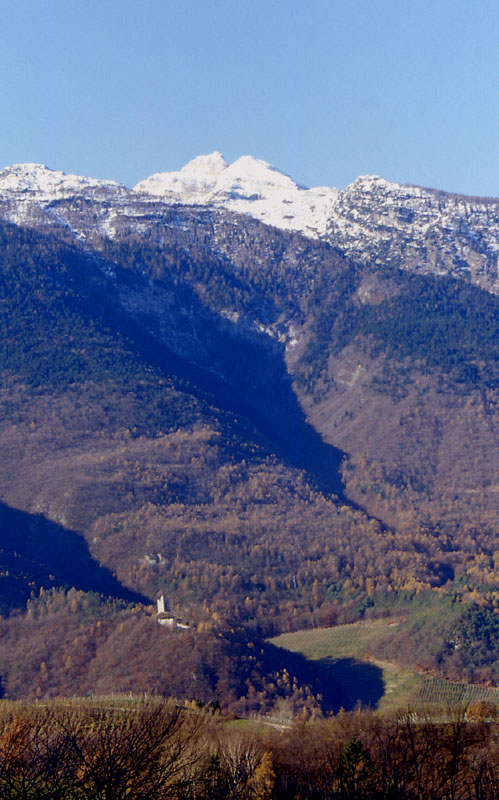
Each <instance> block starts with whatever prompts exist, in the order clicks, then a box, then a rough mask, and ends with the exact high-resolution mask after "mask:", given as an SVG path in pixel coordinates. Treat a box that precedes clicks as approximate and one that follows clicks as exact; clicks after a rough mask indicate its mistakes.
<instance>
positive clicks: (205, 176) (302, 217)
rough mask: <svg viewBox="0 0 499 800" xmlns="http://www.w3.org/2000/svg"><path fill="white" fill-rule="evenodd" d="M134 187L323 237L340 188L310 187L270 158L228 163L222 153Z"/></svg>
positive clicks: (244, 157) (201, 158)
mask: <svg viewBox="0 0 499 800" xmlns="http://www.w3.org/2000/svg"><path fill="white" fill-rule="evenodd" d="M134 191H136V192H142V193H147V194H152V195H156V196H159V197H161V198H162V199H163V200H164V201H165V202H170V203H185V204H192V205H213V206H218V207H220V206H222V207H224V208H227V209H229V210H231V211H235V212H238V213H240V214H249V215H250V216H253V217H256V218H257V219H260V220H262V221H263V222H266V223H268V224H269V225H275V226H276V227H279V228H285V229H288V230H298V231H302V232H303V233H305V234H307V235H315V236H317V235H322V234H323V233H325V231H326V223H327V218H328V216H329V215H330V213H331V209H332V207H333V205H334V202H335V201H336V198H337V196H338V191H337V189H329V188H320V189H305V188H304V187H302V186H299V185H298V184H296V183H295V182H294V181H293V180H292V179H291V178H290V177H289V175H286V174H285V173H283V172H280V171H279V170H278V169H276V167H273V166H272V165H271V164H268V163H267V162H266V161H263V160H261V159H257V158H254V157H253V156H241V158H238V159H237V160H236V161H234V162H233V163H232V164H230V165H228V164H227V163H226V161H225V159H224V158H223V156H222V155H221V154H220V153H217V152H215V153H211V155H207V156H198V157H197V158H195V159H194V160H193V161H190V162H189V163H188V164H186V165H185V166H184V167H183V168H182V169H181V170H179V171H177V172H162V173H156V174H155V175H152V176H151V177H150V178H146V180H143V181H141V182H140V183H138V184H137V185H136V186H135V187H134Z"/></svg>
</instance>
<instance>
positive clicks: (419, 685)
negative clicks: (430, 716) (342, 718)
mask: <svg viewBox="0 0 499 800" xmlns="http://www.w3.org/2000/svg"><path fill="white" fill-rule="evenodd" d="M400 624H401V622H400V621H398V620H395V621H394V620H391V621H389V622H387V620H372V621H369V622H357V623H353V624H350V625H337V626H336V627H333V628H314V629H312V630H303V631H296V632H295V633H285V634H282V635H281V636H276V637H275V638H274V639H272V640H271V641H272V644H275V645H276V646H277V647H282V648H284V649H285V650H291V651H292V652H295V653H301V654H302V655H304V656H305V658H308V659H310V660H312V661H321V662H323V663H327V664H328V665H329V667H330V674H331V680H334V681H336V682H337V683H339V684H340V685H341V687H342V689H343V691H344V692H345V695H346V696H347V697H348V698H349V705H350V706H351V707H354V706H355V705H356V704H357V703H359V702H360V703H361V704H362V705H363V706H371V707H372V708H378V709H380V710H389V709H393V708H396V707H401V706H402V707H403V706H408V705H413V706H419V705H428V704H433V703H437V704H448V703H472V702H475V701H477V700H487V701H491V702H493V703H496V704H498V703H499V689H491V688H487V687H485V686H473V685H468V684H459V683H452V682H451V681H446V680H443V679H440V678H429V677H428V676H426V675H424V674H422V673H420V672H418V671H417V670H415V669H410V668H407V667H401V666H400V665H398V664H395V663H392V662H386V661H379V660H375V659H373V658H371V657H370V653H369V651H370V647H372V645H373V644H374V643H375V642H378V641H380V640H381V639H383V640H386V639H387V638H388V637H390V635H391V634H392V633H394V632H395V630H396V629H397V627H398V626H399V625H400Z"/></svg>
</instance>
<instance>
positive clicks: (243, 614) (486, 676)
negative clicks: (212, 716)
mask: <svg viewBox="0 0 499 800" xmlns="http://www.w3.org/2000/svg"><path fill="white" fill-rule="evenodd" d="M162 214H163V216H162V217H161V218H160V219H159V221H158V218H153V215H152V213H151V217H150V218H147V217H145V216H144V217H143V218H141V220H142V221H141V224H142V225H143V226H144V230H146V231H147V232H146V233H138V232H137V230H136V229H134V230H129V229H127V228H126V226H124V227H123V229H122V230H120V231H119V232H118V233H119V235H116V237H115V238H114V239H109V238H105V237H104V236H101V235H97V234H95V235H94V236H93V237H92V240H91V241H90V240H88V241H86V242H84V243H82V242H77V241H75V240H74V239H71V238H70V237H69V236H68V235H67V232H66V233H64V232H62V233H61V231H60V230H59V229H57V228H56V227H54V228H53V229H51V230H50V231H48V232H47V231H46V230H45V231H35V230H28V229H22V228H18V227H16V226H14V225H3V226H2V227H1V229H0V245H1V247H0V253H1V255H0V290H1V303H0V330H1V333H2V335H1V337H0V370H1V372H2V378H3V380H2V388H1V392H0V403H1V420H0V443H1V453H2V456H1V458H0V498H1V500H2V507H1V509H0V512H1V513H0V526H1V529H0V548H1V549H0V570H1V574H0V604H1V611H2V614H3V616H4V619H2V620H1V622H0V631H1V636H0V673H1V674H2V687H3V692H4V696H5V697H8V698H22V697H30V698H44V697H45V698H48V697H54V696H58V695H68V694H69V695H70V694H81V693H88V692H92V691H99V692H109V691H113V690H119V691H144V692H146V691H154V692H157V693H161V694H163V695H165V696H176V697H181V698H190V699H192V698H193V697H197V698H198V699H199V700H200V702H203V703H210V702H213V703H218V704H219V705H220V707H221V708H222V709H223V710H226V711H232V712H234V713H244V714H253V713H258V714H261V713H272V711H273V710H274V709H275V708H276V707H278V706H279V705H280V704H282V702H288V703H289V704H290V706H291V707H292V709H293V713H297V714H299V713H307V714H308V715H309V716H314V715H315V716H321V715H327V714H328V713H329V712H331V711H335V712H336V711H338V709H339V708H340V707H341V706H343V707H345V708H350V707H352V705H355V698H354V699H353V700H352V698H350V699H349V698H345V697H342V696H341V692H340V691H339V689H338V687H335V685H334V681H330V683H331V687H330V689H329V690H328V691H327V692H326V691H325V690H324V685H325V683H327V682H328V678H327V677H326V676H325V674H324V673H323V672H321V668H320V667H319V666H317V665H311V664H310V663H308V662H306V661H305V659H303V658H299V657H298V656H294V655H290V654H289V653H288V654H286V653H284V652H282V651H278V650H277V648H274V647H273V646H272V645H270V644H269V643H268V642H267V638H268V637H270V636H273V635H275V634H277V633H279V632H282V631H285V630H297V629H298V628H300V627H312V626H323V625H333V624H336V623H343V622H352V621H355V620H359V619H363V618H372V617H376V616H380V617H387V618H388V617H390V615H392V614H397V615H398V617H403V618H404V620H405V626H404V629H403V631H402V632H401V634H400V636H399V637H398V639H395V640H391V641H390V642H388V641H387V642H385V643H380V644H379V645H378V650H377V651H376V653H373V656H376V657H378V658H394V659H396V658H398V659H399V660H401V661H402V662H404V663H413V664H414V663H417V664H418V665H419V666H420V667H421V668H424V669H425V670H427V671H428V672H430V673H432V674H435V675H439V676H444V677H445V676H446V677H452V678H453V679H455V680H466V681H475V682H479V683H482V684H490V685H493V684H496V683H497V681H498V680H499V674H498V660H497V659H498V656H497V650H496V642H497V618H498V617H497V609H498V607H499V593H498V591H497V567H498V558H497V552H496V549H497V544H496V533H497V509H496V504H497V493H496V482H497V481H496V477H494V476H495V475H496V466H497V458H498V455H497V454H498V448H497V439H496V427H495V426H496V423H495V415H496V413H497V408H498V407H499V401H498V394H497V392H498V383H497V361H498V349H497V347H498V345H497V343H498V341H499V338H498V335H497V334H498V324H499V314H498V309H499V306H498V302H499V301H498V300H497V298H496V297H494V296H493V295H490V294H488V293H486V292H484V291H482V290H480V289H478V288H476V287H473V286H471V285H468V284H467V283H465V282H464V281H461V282H458V281H457V280H455V279H451V278H448V277H438V278H437V277H431V276H422V275H411V274H410V273H408V272H404V271H399V270H396V269H391V270H390V271H388V270H387V269H386V268H384V267H381V266H379V267H378V266H376V267H374V266H363V267H360V266H359V265H357V264H355V263H353V262H351V261H349V260H348V259H345V258H344V257H343V256H342V255H341V254H340V253H339V252H338V251H337V250H336V249H335V248H334V247H332V246H331V245H328V244H325V243H320V242H317V243H315V242H312V241H311V240H308V239H306V238H304V237H302V236H299V235H297V234H285V233H283V232H282V231H277V230H275V229H272V228H270V227H268V226H264V225H261V224H260V223H258V222H256V221H254V220H249V219H246V220H244V224H243V222H242V221H241V220H242V218H237V217H236V216H235V215H228V214H224V213H222V212H217V213H215V214H213V213H210V212H208V211H206V210H201V209H173V210H172V209H170V210H168V211H167V212H166V211H164V212H162ZM159 592H161V593H163V594H164V595H165V596H166V598H167V602H168V604H169V607H170V611H171V613H172V614H173V615H175V616H176V617H178V618H181V619H182V620H183V621H184V622H185V624H186V626H187V627H186V628H184V629H172V630H168V629H166V628H165V627H163V626H160V625H158V622H157V620H156V618H155V612H154V601H155V598H156V595H157V594H158V593H159ZM421 609H423V610H422V611H421ZM420 612H421V613H420ZM27 642H29V652H28V649H27V644H26V643H27Z"/></svg>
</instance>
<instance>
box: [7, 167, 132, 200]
mask: <svg viewBox="0 0 499 800" xmlns="http://www.w3.org/2000/svg"><path fill="white" fill-rule="evenodd" d="M119 187H120V184H119V183H116V181H102V180H97V179H96V178H84V177H81V176H80V175H66V173H65V172H60V171H59V170H56V169H49V168H48V167H45V166H43V164H14V165H13V166H11V167H5V169H3V170H1V171H0V193H4V192H10V193H27V192H30V193H34V194H36V196H37V198H38V200H40V201H43V200H46V201H51V200H53V199H54V198H57V197H67V196H68V195H75V194H81V193H82V192H84V191H85V190H87V189H116V188H119Z"/></svg>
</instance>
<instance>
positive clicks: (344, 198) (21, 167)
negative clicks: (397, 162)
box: [0, 152, 499, 293]
mask: <svg viewBox="0 0 499 800" xmlns="http://www.w3.org/2000/svg"><path fill="white" fill-rule="evenodd" d="M182 205H185V206H196V205H197V206H202V207H203V208H206V212H207V213H208V214H210V213H211V212H212V211H213V212H215V211H216V213H217V214H223V212H224V211H225V210H226V211H230V212H235V213H238V214H242V215H247V216H251V217H253V218H256V219H258V220H260V221H261V222H264V223H266V224H269V225H273V226H274V227H277V228H281V229H283V230H288V231H298V232H300V233H302V234H304V235H305V236H308V237H310V238H321V239H324V240H325V241H328V242H330V243H331V244H332V245H333V246H335V247H337V248H338V249H339V250H340V251H342V252H343V253H344V254H345V255H347V256H349V257H350V258H351V259H352V260H354V261H356V262H358V263H363V264H366V265H368V264H378V265H384V266H386V267H389V268H394V269H408V270H411V271H415V272H423V273H433V274H444V273H447V274H451V275H455V276H456V277H460V278H465V279H466V280H471V281H472V282H473V283H476V284H478V285H479V286H482V287H483V288H485V289H487V290H489V291H492V292H496V293H499V200H491V199H481V198H474V197H463V196H460V195H454V194H448V193H446V192H442V191H437V190H434V189H426V188H422V187H418V186H411V185H403V184H399V183H393V182H390V181H387V180H385V179H384V178H380V177H378V176H376V175H362V176H360V177H359V178H357V179H356V180H355V181H354V182H353V183H352V184H350V185H349V186H347V187H346V188H345V189H343V190H342V191H338V190H337V189H334V188H328V187H316V188H313V189H306V188H304V187H302V186H299V185H298V184H297V183H295V182H294V181H293V180H292V179H291V178H290V177H289V176H288V175H286V174H284V173H283V172H280V171H279V170H278V169H276V168H275V167H272V166H271V165H270V164H268V163H267V162H265V161H261V160H259V159H256V158H253V157H252V156H243V157H241V158H239V159H237V161H234V162H233V163H232V164H227V162H226V161H225V159H224V158H223V156H222V155H221V154H220V153H218V152H215V153H211V154H210V155H204V156H198V157H197V158H195V159H193V160H192V161H190V162H189V163H188V164H186V165H185V166H184V167H183V168H182V169H180V170H178V171H176V172H163V173H156V174H155V175H152V176H151V177H150V178H147V179H146V180H143V181H141V182H140V183H138V184H137V185H136V186H135V187H134V189H127V188H126V187H125V186H123V185H122V184H119V183H117V182H115V181H109V180H97V179H93V178H86V177H81V176H78V175H66V174H65V173H64V172H60V171H58V170H52V169H48V168H47V167H44V166H42V165H40V164H16V165H14V166H12V167H6V168H5V169H3V170H1V171H0V219H3V220H7V221H9V222H14V223H16V224H18V225H24V226H28V227H35V228H44V227H45V228H46V227H52V228H54V227H58V228H64V229H65V230H66V232H68V233H69V234H70V235H71V236H74V237H75V238H77V239H80V240H82V241H86V242H87V243H89V244H90V243H91V242H97V239H98V237H102V236H104V237H107V238H112V239H114V238H120V237H122V236H125V235H128V234H130V233H134V234H139V235H145V236H154V237H155V238H156V239H161V236H162V230H164V227H165V225H166V226H171V225H184V224H185V225H187V226H188V225H189V222H188V220H187V221H185V220H184V222H181V221H180V220H178V221H177V222H175V221H174V217H172V213H173V209H172V207H173V206H175V207H176V208H177V210H178V211H180V209H179V208H178V207H179V206H182ZM186 213H187V214H189V213H190V212H189V210H188V209H187V208H186ZM238 224H244V222H242V221H241V222H239V223H238ZM222 245H223V243H222V242H220V246H222Z"/></svg>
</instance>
